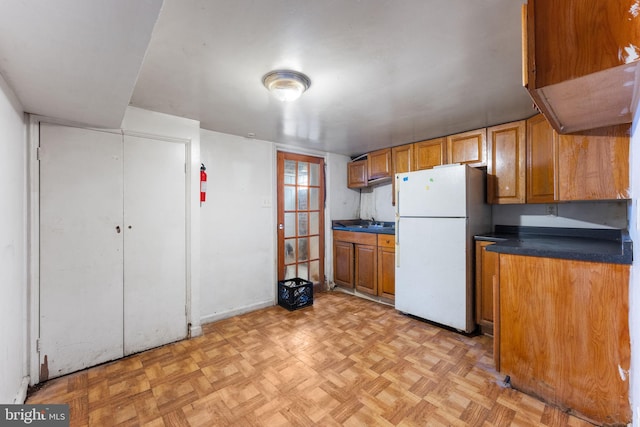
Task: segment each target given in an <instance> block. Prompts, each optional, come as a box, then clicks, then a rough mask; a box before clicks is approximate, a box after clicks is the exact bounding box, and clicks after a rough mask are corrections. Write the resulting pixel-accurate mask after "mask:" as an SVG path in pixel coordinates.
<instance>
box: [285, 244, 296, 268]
mask: <svg viewBox="0 0 640 427" xmlns="http://www.w3.org/2000/svg"><path fill="white" fill-rule="evenodd" d="M283 256H284V263H285V264H291V263H293V262H295V261H296V239H286V240H285V241H284V254H283Z"/></svg>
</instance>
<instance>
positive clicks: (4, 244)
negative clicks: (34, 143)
mask: <svg viewBox="0 0 640 427" xmlns="http://www.w3.org/2000/svg"><path fill="white" fill-rule="evenodd" d="M26 147H27V143H26V122H25V119H24V113H23V110H22V106H21V105H20V102H19V101H18V99H17V98H16V96H15V95H14V93H13V91H12V90H11V89H10V88H9V86H8V84H7V83H6V82H5V80H4V79H3V78H2V76H0V206H2V209H0V223H2V224H3V225H2V227H0V403H3V404H4V403H14V400H16V399H17V400H18V401H17V403H22V401H20V400H21V399H22V398H21V397H20V393H21V392H26V389H22V387H25V386H26V384H27V383H24V384H23V377H25V376H26V375H27V348H26V346H27V342H28V339H27V325H28V323H27V256H26V250H27V248H26V246H27V245H26V242H27V218H28V212H27V157H26Z"/></svg>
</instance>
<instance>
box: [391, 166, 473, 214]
mask: <svg viewBox="0 0 640 427" xmlns="http://www.w3.org/2000/svg"><path fill="white" fill-rule="evenodd" d="M467 168H468V166H466V165H451V166H445V167H438V168H435V169H427V170H422V171H416V172H407V173H401V174H397V175H396V188H397V191H398V193H397V199H396V200H397V213H398V215H399V216H414V217H418V216H428V217H465V216H467V199H466V177H467V175H466V173H467V171H466V169H467Z"/></svg>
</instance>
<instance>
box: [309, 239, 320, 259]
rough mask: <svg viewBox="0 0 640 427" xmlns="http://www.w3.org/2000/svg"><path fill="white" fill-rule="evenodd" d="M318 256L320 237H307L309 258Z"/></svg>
mask: <svg viewBox="0 0 640 427" xmlns="http://www.w3.org/2000/svg"><path fill="white" fill-rule="evenodd" d="M319 257H320V238H319V237H318V236H313V237H310V238H309V259H318V258H319Z"/></svg>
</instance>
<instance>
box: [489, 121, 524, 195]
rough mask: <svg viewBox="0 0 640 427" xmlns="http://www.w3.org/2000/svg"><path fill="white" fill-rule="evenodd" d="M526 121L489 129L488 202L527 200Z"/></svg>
mask: <svg viewBox="0 0 640 427" xmlns="http://www.w3.org/2000/svg"><path fill="white" fill-rule="evenodd" d="M526 132H527V127H526V122H525V121H524V120H521V121H518V122H514V123H506V124H503V125H499V126H492V127H490V128H488V129H487V203H493V204H508V203H525V201H526V185H525V182H526V141H527V137H526Z"/></svg>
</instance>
